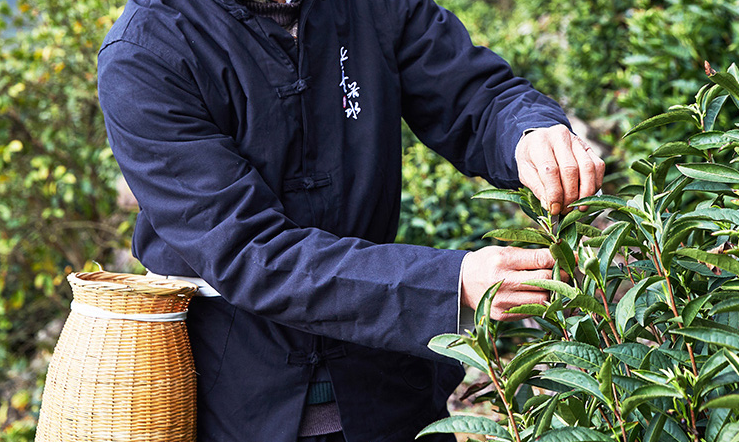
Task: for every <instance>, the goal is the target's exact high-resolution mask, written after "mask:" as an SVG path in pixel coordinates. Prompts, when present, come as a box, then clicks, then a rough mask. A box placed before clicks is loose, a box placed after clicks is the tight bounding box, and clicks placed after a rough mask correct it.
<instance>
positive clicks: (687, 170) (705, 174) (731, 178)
mask: <svg viewBox="0 0 739 442" xmlns="http://www.w3.org/2000/svg"><path fill="white" fill-rule="evenodd" d="M676 167H677V170H679V171H680V173H682V174H683V175H685V176H687V177H690V178H694V179H696V180H702V181H711V182H714V183H727V184H737V183H739V171H737V170H736V169H734V168H732V167H729V166H724V165H723V164H716V163H687V164H677V165H676Z"/></svg>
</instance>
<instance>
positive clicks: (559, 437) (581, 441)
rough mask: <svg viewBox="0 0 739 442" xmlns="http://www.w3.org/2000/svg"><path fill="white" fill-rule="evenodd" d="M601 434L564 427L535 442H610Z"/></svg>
mask: <svg viewBox="0 0 739 442" xmlns="http://www.w3.org/2000/svg"><path fill="white" fill-rule="evenodd" d="M610 441H611V438H610V437H609V436H607V435H605V434H603V433H599V432H597V431H595V430H592V429H590V428H585V427H564V428H557V429H556V430H550V431H547V432H546V433H544V434H542V435H541V436H540V437H539V438H538V439H536V442H610Z"/></svg>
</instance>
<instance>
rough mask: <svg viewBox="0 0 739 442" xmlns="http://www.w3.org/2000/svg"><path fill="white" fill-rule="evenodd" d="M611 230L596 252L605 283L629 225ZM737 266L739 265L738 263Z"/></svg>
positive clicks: (629, 230)
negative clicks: (609, 268)
mask: <svg viewBox="0 0 739 442" xmlns="http://www.w3.org/2000/svg"><path fill="white" fill-rule="evenodd" d="M614 226H615V227H613V230H611V232H610V233H609V234H608V237H607V238H606V239H605V241H603V245H601V247H600V250H598V260H599V261H600V274H601V276H602V277H603V280H604V281H605V280H606V279H607V275H608V267H610V265H611V262H612V261H613V258H614V257H615V256H616V252H618V249H619V248H620V247H622V246H623V245H624V239H626V237H627V236H628V235H629V233H630V232H631V224H629V223H627V222H625V221H619V222H617V223H615V224H614ZM738 264H739V263H738Z"/></svg>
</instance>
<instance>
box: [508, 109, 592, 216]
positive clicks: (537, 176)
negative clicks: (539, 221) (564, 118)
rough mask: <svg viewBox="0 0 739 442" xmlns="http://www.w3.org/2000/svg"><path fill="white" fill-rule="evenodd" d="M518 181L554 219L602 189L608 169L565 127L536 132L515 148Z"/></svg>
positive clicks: (523, 138)
mask: <svg viewBox="0 0 739 442" xmlns="http://www.w3.org/2000/svg"><path fill="white" fill-rule="evenodd" d="M516 162H517V163H518V179H519V180H520V181H521V184H523V185H524V186H526V187H528V188H529V189H531V191H532V192H534V195H536V197H537V198H539V200H540V201H541V202H542V205H543V206H544V207H546V208H548V210H549V212H550V213H551V214H552V215H559V214H560V213H563V210H566V208H567V206H569V205H570V204H572V203H573V202H575V201H577V200H578V199H580V198H585V197H586V196H590V195H593V194H594V193H595V192H597V191H598V189H600V187H601V186H602V185H603V174H604V173H605V169H606V165H605V163H604V162H603V160H601V159H600V157H598V155H596V154H595V152H593V149H592V148H591V147H590V146H588V145H587V144H586V143H585V142H584V141H583V140H581V139H580V138H579V137H578V136H577V135H574V134H573V133H572V132H570V130H569V129H568V128H567V127H566V126H565V125H563V124H558V125H556V126H552V127H548V128H541V129H535V130H533V131H532V132H529V133H528V134H526V135H524V136H523V137H522V138H521V140H519V142H518V145H517V146H516Z"/></svg>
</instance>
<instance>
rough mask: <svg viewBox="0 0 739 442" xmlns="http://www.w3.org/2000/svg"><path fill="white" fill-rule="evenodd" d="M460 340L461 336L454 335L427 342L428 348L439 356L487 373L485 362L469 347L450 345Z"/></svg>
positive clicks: (435, 337)
mask: <svg viewBox="0 0 739 442" xmlns="http://www.w3.org/2000/svg"><path fill="white" fill-rule="evenodd" d="M460 338H461V336H459V335H454V334H443V335H439V336H434V337H433V338H431V341H429V344H428V347H429V348H430V349H431V350H433V351H434V352H436V353H438V354H440V355H443V356H447V357H450V358H453V359H456V360H458V361H460V362H464V363H465V364H467V365H469V366H471V367H475V368H477V369H478V370H480V371H482V372H487V362H485V360H484V359H482V357H480V355H478V354H477V353H476V352H475V350H473V349H472V348H471V347H470V346H469V345H467V344H459V345H454V346H452V344H455V343H457V342H458V341H459V340H460Z"/></svg>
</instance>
